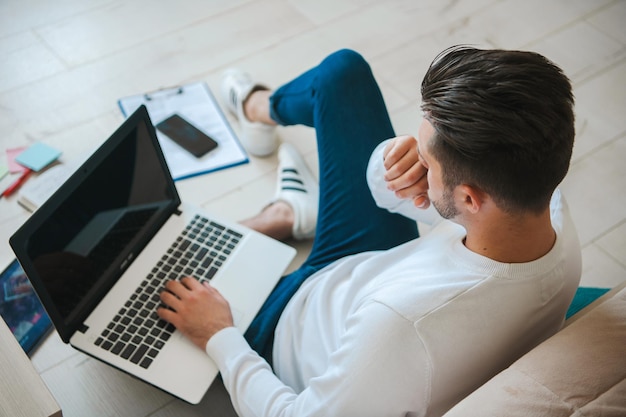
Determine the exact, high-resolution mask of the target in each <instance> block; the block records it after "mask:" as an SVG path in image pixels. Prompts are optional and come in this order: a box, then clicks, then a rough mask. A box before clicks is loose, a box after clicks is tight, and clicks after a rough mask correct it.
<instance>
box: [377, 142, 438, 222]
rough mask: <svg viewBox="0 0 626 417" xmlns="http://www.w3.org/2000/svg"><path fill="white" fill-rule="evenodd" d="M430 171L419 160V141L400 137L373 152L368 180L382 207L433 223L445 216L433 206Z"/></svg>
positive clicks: (383, 143) (381, 145) (378, 203)
mask: <svg viewBox="0 0 626 417" xmlns="http://www.w3.org/2000/svg"><path fill="white" fill-rule="evenodd" d="M427 174H428V170H427V169H426V168H425V167H424V166H423V165H422V164H421V162H420V160H419V154H418V152H417V140H416V139H415V138H414V137H412V136H398V137H396V138H392V139H388V140H386V141H385V142H382V143H381V144H380V145H378V147H377V148H376V149H375V150H374V152H372V155H371V157H370V161H369V165H368V168H367V183H368V185H369V188H370V191H371V193H372V197H373V198H374V201H375V202H376V205H378V207H380V208H383V209H386V210H388V211H390V212H392V213H398V214H401V215H403V216H405V217H408V218H410V219H414V220H416V221H422V222H424V223H428V224H433V223H435V222H436V221H438V220H440V219H441V217H440V216H439V215H438V213H437V212H436V210H434V209H433V208H432V207H430V200H429V198H428V178H427Z"/></svg>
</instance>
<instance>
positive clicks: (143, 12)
mask: <svg viewBox="0 0 626 417" xmlns="http://www.w3.org/2000/svg"><path fill="white" fill-rule="evenodd" d="M624 22H626V2H625V1H617V0H616V1H609V0H551V1H545V0H526V1H518V0H501V1H496V0H472V1H464V2H457V1H452V0H450V1H443V0H421V1H410V0H396V1H374V0H333V1H331V0H257V1H251V0H249V1H246V0H207V1H199V0H180V1H176V2H172V1H165V0H124V1H121V0H88V1H85V0H60V1H54V2H51V1H48V0H3V1H2V2H0V56H2V60H1V63H0V151H2V150H4V149H6V148H10V147H15V146H23V145H28V144H30V143H32V142H34V141H43V142H46V143H48V144H50V145H52V146H55V147H58V148H59V149H62V150H63V152H64V154H63V160H65V161H68V160H71V159H73V158H75V157H77V156H78V155H80V154H81V153H83V152H85V151H88V150H89V149H92V148H93V147H94V146H97V145H98V144H99V143H100V142H101V141H102V140H104V139H105V138H106V137H107V136H108V135H109V134H110V133H111V132H112V131H113V130H114V129H115V128H116V126H117V125H118V124H119V123H120V122H121V121H122V116H121V114H120V112H119V110H118V108H117V104H116V101H117V99H118V98H119V97H122V96H126V95H130V94H135V93H140V92H144V91H149V90H153V89H157V88H160V87H164V86H170V85H175V84H178V83H185V82H189V81H197V80H199V81H206V82H207V83H208V84H209V86H210V87H211V88H212V89H213V90H214V91H216V92H217V91H218V80H219V74H220V73H221V71H222V70H224V69H225V68H227V67H230V66H239V67H243V68H245V69H247V70H249V71H250V72H251V73H252V74H253V75H254V76H255V77H256V78H258V79H260V80H262V81H264V82H266V83H267V84H269V85H270V86H278V85H279V84H280V83H282V82H283V81H285V80H288V79H290V78H291V77H293V76H295V75H297V74H298V73H299V72H301V71H303V70H305V69H307V68H308V67H310V66H312V65H315V64H316V63H317V62H318V61H319V60H320V59H322V58H323V57H324V56H325V55H326V54H327V53H329V52H332V51H334V50H336V49H339V48H343V47H348V48H353V49H356V50H358V51H359V52H361V53H362V54H363V55H364V56H365V57H366V59H367V60H368V61H369V62H370V63H371V65H372V67H373V69H374V72H375V74H376V75H377V77H378V79H379V82H380V85H381V88H382V90H383V94H384V96H385V99H386V100H387V104H388V107H389V110H390V113H391V117H392V120H393V122H394V125H395V127H396V130H397V132H398V133H413V134H416V132H417V126H418V123H419V120H418V117H419V109H418V106H419V84H420V81H421V77H422V75H423V73H424V71H425V70H426V67H427V65H428V63H429V62H430V60H431V59H432V58H433V57H434V55H435V54H436V53H437V52H439V51H440V50H442V49H444V48H445V47H447V46H450V45H452V44H456V43H471V44H475V45H478V46H484V47H502V48H518V49H530V50H535V51H538V52H540V53H543V54H545V55H546V56H548V57H549V58H551V59H553V60H554V61H555V62H556V63H557V64H559V65H561V66H562V67H563V68H564V70H565V72H566V73H567V74H568V75H569V76H570V78H571V79H572V81H573V84H574V92H575V95H576V99H577V107H576V109H577V122H576V126H577V131H578V137H577V143H576V147H575V152H574V160H573V164H572V167H571V170H570V173H569V174H568V176H567V178H566V180H565V182H564V184H563V190H564V192H565V194H566V196H567V198H568V200H569V203H570V206H571V209H572V213H573V215H574V218H575V220H576V223H577V225H578V228H579V235H580V238H581V242H582V244H583V258H584V259H583V262H584V266H583V268H584V270H583V281H582V284H583V285H589V286H614V285H616V284H617V283H619V282H622V281H624V280H625V279H626V210H625V209H624V207H626V193H625V192H624V183H625V181H624V178H625V177H626V164H624V159H625V157H626V117H625V113H626V112H625V110H626V30H625V29H624V27H625V26H624ZM280 135H281V137H282V139H283V140H286V141H290V142H293V143H295V144H296V146H298V147H299V149H300V150H301V151H302V152H303V153H304V154H305V155H306V158H307V161H308V162H309V163H310V164H311V166H312V167H313V168H314V169H316V160H315V142H314V136H313V133H312V132H311V131H310V130H309V129H306V128H302V127H290V128H281V129H280ZM275 164H276V159H275V157H270V158H267V159H257V158H252V161H251V163H250V164H248V165H246V166H242V167H237V168H233V169H230V170H228V171H224V172H220V173H215V174H211V175H206V176H203V177H199V178H194V179H190V180H185V181H181V182H179V183H178V186H179V190H180V192H181V194H182V195H183V198H186V199H190V200H191V201H193V202H195V203H197V204H201V205H203V206H205V207H208V208H210V209H212V210H215V211H216V212H218V213H219V214H220V215H223V216H228V217H229V218H232V219H234V220H238V219H241V218H243V217H245V216H248V215H252V214H254V213H256V212H257V211H258V210H259V209H260V208H261V207H263V205H264V204H265V203H266V202H267V200H268V198H269V197H270V196H271V194H272V193H273V189H274V180H275V176H274V168H275ZM26 216H27V213H26V212H25V211H24V210H23V209H22V208H21V207H19V206H18V205H17V203H16V201H15V197H12V198H10V199H8V200H6V199H3V200H1V201H0V238H2V242H0V251H1V252H0V261H1V262H2V264H5V263H6V262H8V261H9V260H10V259H11V257H12V253H11V251H10V249H9V247H8V244H7V243H6V240H7V238H8V236H9V235H10V234H11V233H12V232H13V231H14V230H15V229H16V228H17V227H18V226H19V224H20V223H21V222H22V221H23V220H24V219H25V218H26ZM298 248H299V249H300V259H301V257H302V256H305V254H306V250H307V249H308V245H307V244H299V245H298ZM294 265H295V263H294ZM34 363H35V366H36V367H37V369H38V370H39V371H40V372H41V373H42V375H43V377H44V379H45V380H46V382H47V383H48V384H49V385H50V387H51V389H52V391H53V393H55V395H56V396H57V399H58V401H59V402H60V403H61V406H62V407H63V409H64V414H65V415H66V416H79V415H133V416H143V415H156V416H169V415H172V416H174V415H185V416H187V415H189V416H196V415H216V414H215V412H211V411H208V410H210V408H209V406H208V405H207V404H203V405H201V406H199V407H190V406H186V405H183V404H181V403H179V402H178V401H177V400H174V399H172V398H171V397H169V396H167V395H165V394H163V393H161V392H158V391H156V390H153V389H152V388H150V387H146V386H144V385H143V384H141V383H139V382H137V381H135V380H132V379H131V378H128V377H126V376H125V375H122V374H120V373H118V372H117V371H114V370H111V369H109V368H107V367H106V366H103V365H101V364H99V363H97V362H95V361H93V360H91V359H87V358H86V357H84V356H83V355H81V354H79V353H76V352H74V351H72V350H71V349H69V348H67V347H66V346H64V345H63V344H62V343H61V342H60V340H59V339H58V338H56V337H52V338H50V339H49V340H48V341H47V342H46V344H45V345H44V346H43V348H42V349H41V350H40V351H39V352H38V354H37V355H36V356H35V358H34ZM77 374H78V375H83V376H84V378H86V379H89V378H90V377H91V376H93V375H94V374H97V375H99V377H101V378H104V379H105V380H106V381H108V382H107V384H105V385H106V390H105V391H104V392H99V391H97V390H95V389H91V388H90V386H89V384H87V385H85V386H83V385H81V384H80V383H78V382H76V381H78V380H72V379H68V378H69V377H68V375H77ZM68 381H69V382H68ZM72 381H74V382H72ZM120 381H122V382H123V383H122V387H123V389H120V388H116V387H115V385H118V383H119V382H120ZM72 393H73V394H75V395H71V394H72ZM129 393H131V394H129ZM109 396H114V398H117V399H119V403H118V405H115V404H114V401H111V400H110V398H108V397H109ZM76 398H78V400H77V399H76Z"/></svg>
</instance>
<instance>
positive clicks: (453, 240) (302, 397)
mask: <svg viewBox="0 0 626 417" xmlns="http://www.w3.org/2000/svg"><path fill="white" fill-rule="evenodd" d="M383 146H384V144H382V145H381V146H380V147H379V148H377V150H376V151H375V152H374V153H373V155H372V158H371V160H370V167H369V169H368V180H369V183H370V188H371V190H372V194H373V195H374V198H375V199H376V201H377V203H378V204H379V205H380V206H381V207H384V208H387V209H390V210H391V211H394V212H399V213H402V214H404V215H411V216H412V215H413V214H415V213H422V212H423V211H421V210H420V211H418V210H417V209H415V208H413V207H412V205H411V203H410V202H409V203H408V204H405V203H400V204H398V200H397V198H395V196H394V195H393V193H391V192H389V191H388V190H387V189H386V187H385V185H384V183H383V181H382V175H380V174H381V173H382V169H383V168H382V157H381V152H382V148H383ZM432 213H433V212H432V211H427V213H425V214H427V215H432ZM422 214H424V213H422ZM551 215H552V222H553V227H554V229H555V230H556V232H557V240H556V243H555V246H554V247H553V249H552V250H551V251H550V252H549V253H548V254H547V255H545V256H544V257H542V258H541V259H538V260H536V261H533V262H529V263H524V264H504V263H499V262H495V261H493V260H491V259H488V258H485V257H483V256H481V255H478V254H476V253H474V252H471V251H469V250H468V249H467V248H466V247H465V246H464V245H463V242H462V240H463V238H464V236H465V230H464V229H463V228H462V227H461V226H459V225H457V224H455V223H453V222H450V221H447V220H442V221H439V222H438V224H437V225H436V226H434V228H433V229H432V230H431V231H430V232H429V233H428V234H427V235H425V236H423V237H421V238H419V239H416V240H414V241H411V242H408V243H406V244H404V245H401V246H399V247H396V248H393V249H391V250H388V251H380V252H368V253H362V254H358V255H354V256H350V257H347V258H345V259H341V260H339V261H337V262H335V263H333V264H331V265H329V266H328V267H327V268H325V269H323V270H322V271H319V272H318V273H316V274H314V275H313V276H311V277H310V278H309V279H308V280H307V281H305V283H304V284H303V285H302V287H301V288H300V289H299V290H298V292H297V293H296V294H295V295H294V297H293V298H292V300H291V301H290V302H289V304H288V305H287V307H286V309H285V311H284V313H283V314H282V316H281V319H280V321H279V323H278V326H277V329H276V337H275V342H274V366H275V371H276V375H275V374H274V373H273V372H272V370H271V369H270V367H269V366H268V365H267V363H265V361H264V360H263V359H261V358H260V357H259V356H258V355H256V353H255V352H254V351H252V350H251V349H250V347H249V346H248V344H247V342H246V341H245V339H244V338H243V336H242V335H241V334H240V333H239V332H238V331H237V330H236V329H235V328H228V329H225V330H222V331H221V332H219V333H217V334H216V335H215V336H213V337H212V338H211V340H210V341H209V343H208V344H207V348H206V351H207V353H208V354H209V355H210V356H211V357H212V358H213V359H214V360H215V362H216V363H217V365H218V367H219V369H220V371H221V373H222V377H223V380H224V384H225V386H226V388H227V390H228V391H229V393H230V395H231V399H232V401H233V404H234V406H235V408H236V410H237V412H238V413H239V414H240V415H241V416H268V417H269V416H272V417H274V416H297V417H305V416H324V417H332V416H338V417H352V416H354V417H357V416H358V417H366V416H376V417H382V416H436V415H441V414H443V413H444V412H445V411H446V410H447V409H449V408H450V407H452V406H453V405H454V404H455V403H456V402H457V401H459V400H460V399H462V398H463V397H464V396H466V395H468V394H469V393H470V392H471V391H472V390H474V389H475V388H477V387H478V386H480V385H481V384H482V383H484V382H485V381H487V380H488V379H489V378H491V377H492V376H493V375H495V374H496V373H497V372H498V371H500V370H501V369H503V368H505V367H506V366H508V365H509V364H510V363H512V362H513V361H514V360H515V359H516V358H517V357H519V356H520V355H521V354H523V353H524V352H526V351H528V350H530V349H531V348H532V347H533V346H535V345H536V344H538V343H539V342H541V341H542V340H544V339H546V338H547V337H549V336H551V335H552V334H553V333H555V332H556V331H557V330H559V329H560V327H561V326H562V324H563V320H564V316H565V312H566V310H567V308H568V306H569V303H570V302H571V299H572V297H573V295H574V292H575V290H576V288H577V286H578V283H579V279H580V267H581V266H580V247H579V244H578V239H577V236H576V233H575V230H574V228H573V225H572V222H571V219H570V217H569V213H568V210H567V206H566V204H565V202H564V201H563V199H562V198H561V195H560V193H559V192H558V191H557V192H556V193H555V195H554V197H553V199H552V202H551ZM412 217H413V218H416V217H415V216H412ZM432 218H433V217H431V219H432ZM439 219H440V218H439ZM566 254H567V257H566Z"/></svg>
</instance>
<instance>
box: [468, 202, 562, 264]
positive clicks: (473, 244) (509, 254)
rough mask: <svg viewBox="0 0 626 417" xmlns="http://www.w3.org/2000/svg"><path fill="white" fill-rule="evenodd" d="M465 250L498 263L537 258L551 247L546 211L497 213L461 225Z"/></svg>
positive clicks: (552, 239) (551, 236) (551, 239)
mask: <svg viewBox="0 0 626 417" xmlns="http://www.w3.org/2000/svg"><path fill="white" fill-rule="evenodd" d="M464 226H465V227H466V230H467V237H466V239H465V246H466V247H467V248H468V249H469V250H471V251H473V252H476V253H478V254H480V255H483V256H486V257H488V258H490V259H493V260H495V261H498V262H504V263H524V262H530V261H534V260H536V259H539V258H541V257H542V256H544V255H545V254H547V253H548V252H550V250H551V249H552V247H553V246H554V242H555V241H556V232H555V231H554V229H553V228H552V223H551V220H550V211H549V210H545V211H544V212H543V213H541V214H540V215H535V214H525V215H519V216H511V215H508V214H506V213H503V212H501V211H498V212H495V213H493V212H492V213H491V214H490V216H485V217H483V218H482V219H473V221H472V222H468V224H465V225H464Z"/></svg>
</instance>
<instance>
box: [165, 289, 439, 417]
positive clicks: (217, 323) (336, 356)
mask: <svg viewBox="0 0 626 417" xmlns="http://www.w3.org/2000/svg"><path fill="white" fill-rule="evenodd" d="M167 288H168V290H167V291H164V292H163V295H162V300H163V301H164V302H166V303H167V304H168V305H170V306H171V307H172V308H174V309H175V310H176V309H177V310H176V311H171V310H168V309H159V315H160V316H161V317H162V318H164V319H166V320H171V322H172V323H173V324H174V325H177V326H179V327H178V329H179V330H180V331H181V332H182V333H183V334H184V335H185V336H187V337H189V338H191V340H193V342H194V343H195V344H196V345H198V346H201V347H202V348H203V350H205V351H206V352H207V354H209V356H211V358H213V360H214V361H215V362H216V364H217V365H218V367H219V369H220V372H221V373H222V378H223V380H224V385H225V387H226V388H227V390H228V392H229V394H230V395H231V399H232V402H233V405H234V406H235V409H236V410H237V412H238V414H239V415H241V416H263V417H270V416H276V415H283V416H285V417H288V416H294V417H295V416H298V417H307V416H322V415H323V416H329V417H330V416H347V415H358V416H364V417H367V416H380V415H398V416H400V415H404V414H405V413H406V410H409V409H415V408H416V407H418V408H419V407H425V406H426V405H427V401H428V387H429V384H430V381H429V380H428V358H427V354H426V352H425V351H424V350H423V346H422V344H421V341H420V339H419V337H418V336H417V335H416V334H415V329H414V327H413V323H412V322H410V321H408V320H407V319H405V318H403V317H400V316H398V314H397V313H396V312H394V311H393V310H391V309H389V308H387V307H385V306H384V305H382V304H379V303H376V302H373V303H369V305H365V306H363V307H361V308H360V309H359V310H358V311H356V312H355V313H354V314H352V316H351V317H350V318H349V319H348V321H347V323H348V326H347V327H346V329H345V332H344V335H343V337H342V339H341V343H340V346H339V347H338V349H337V350H336V351H335V352H334V353H333V354H332V355H331V357H330V358H329V363H328V368H327V370H326V372H324V373H323V374H322V375H319V376H318V377H316V378H313V379H311V381H310V382H309V385H308V387H306V389H304V390H303V391H302V392H300V393H297V392H295V391H294V390H293V389H292V388H291V387H289V386H287V385H285V384H284V383H283V382H282V381H281V380H280V379H279V378H278V377H277V376H276V375H275V374H274V373H273V371H272V369H271V368H270V366H269V365H268V364H267V362H265V360H264V359H263V358H261V357H260V356H258V355H257V354H256V352H254V351H253V350H252V349H251V348H250V346H249V345H248V343H247V342H246V340H245V339H244V337H243V335H242V334H241V333H240V332H239V330H237V329H236V328H234V327H232V325H231V324H232V319H230V318H229V317H230V309H229V307H228V303H226V301H225V300H224V299H223V297H221V296H220V295H219V293H218V292H217V291H216V290H215V289H213V288H211V287H210V286H209V285H206V284H200V283H199V282H198V281H196V280H195V279H193V278H184V279H183V280H182V282H181V283H176V284H174V283H170V284H168V286H167ZM216 329H221V330H217V331H216ZM209 335H210V336H209ZM207 337H210V339H207ZM205 340H208V342H205ZM203 344H204V345H205V346H203Z"/></svg>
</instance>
